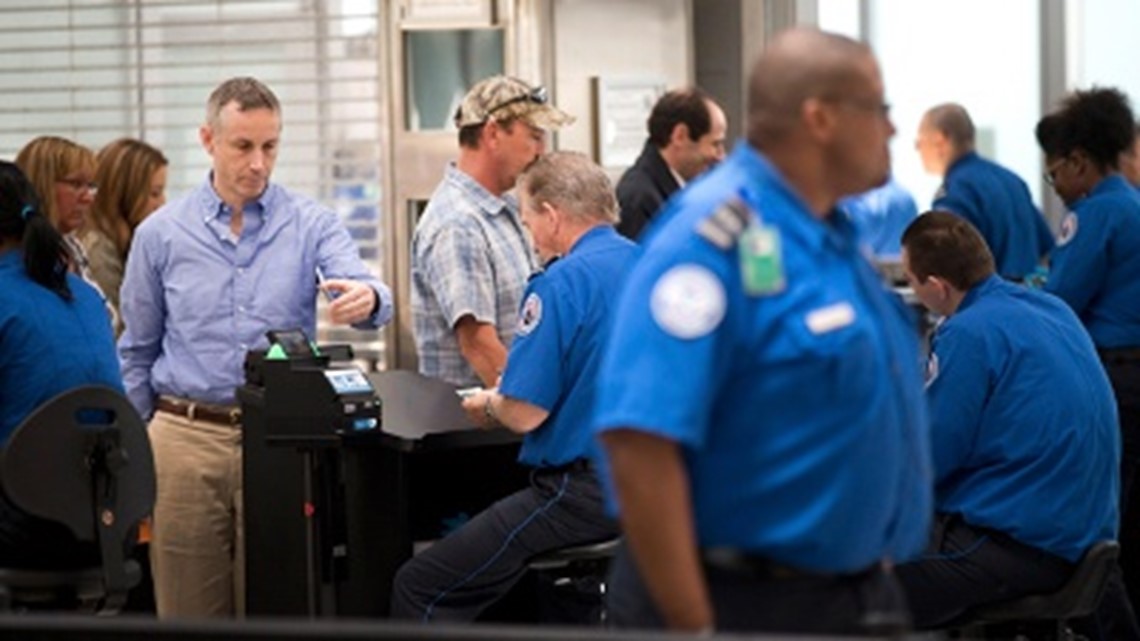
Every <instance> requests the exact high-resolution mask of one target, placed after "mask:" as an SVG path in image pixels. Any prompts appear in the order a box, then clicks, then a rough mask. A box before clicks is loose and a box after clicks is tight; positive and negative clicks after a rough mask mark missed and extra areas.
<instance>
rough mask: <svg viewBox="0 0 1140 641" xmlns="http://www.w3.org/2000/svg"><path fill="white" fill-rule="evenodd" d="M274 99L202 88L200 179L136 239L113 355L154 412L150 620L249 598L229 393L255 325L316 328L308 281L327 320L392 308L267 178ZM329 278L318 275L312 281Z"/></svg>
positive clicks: (313, 214)
mask: <svg viewBox="0 0 1140 641" xmlns="http://www.w3.org/2000/svg"><path fill="white" fill-rule="evenodd" d="M280 134H281V107H280V104H279V103H278V101H277V97H276V96H275V95H274V94H273V92H272V91H271V90H270V89H269V88H268V87H266V86H265V85H264V84H262V83H261V82H259V81H257V80H255V79H253V78H233V79H230V80H227V81H225V82H223V83H222V84H221V85H219V86H218V88H217V89H215V90H214V92H213V93H212V94H211V95H210V99H209V102H208V103H207V119H206V124H204V125H203V126H202V128H201V130H200V132H199V135H200V138H201V142H202V146H203V147H204V148H205V149H206V151H207V153H209V154H210V156H211V158H212V159H213V163H212V171H211V173H210V175H209V177H208V178H207V180H206V181H205V182H204V183H202V184H201V185H200V186H199V187H197V188H196V189H193V190H191V191H190V192H189V193H187V194H185V195H184V196H182V197H181V198H179V199H177V200H175V201H173V202H170V203H169V204H167V205H166V206H164V207H163V208H162V209H160V210H159V211H157V212H156V213H155V214H153V215H152V216H151V217H149V218H148V219H147V220H146V221H145V222H144V223H143V224H142V225H141V226H140V227H139V228H138V231H137V233H136V235H135V238H134V241H133V243H132V245H131V251H130V255H129V257H128V260H127V266H126V274H125V279H124V281H123V288H122V315H123V320H124V322H125V324H126V329H125V331H124V333H123V336H122V338H121V339H120V341H119V356H120V360H121V363H122V368H123V379H124V384H125V386H126V390H127V394H128V395H129V396H130V398H131V401H132V402H133V403H134V405H135V407H136V408H137V409H138V410H139V412H140V413H141V414H142V415H143V416H144V417H147V418H150V426H149V432H150V438H151V444H152V446H153V448H154V455H155V465H156V468H157V474H158V499H157V502H156V504H155V510H154V538H153V540H152V543H151V563H152V566H153V571H154V579H155V580H154V582H155V598H156V603H157V606H158V614H159V616H160V617H206V616H231V615H233V614H235V613H241V612H242V610H243V605H244V604H243V598H244V577H243V576H242V574H243V566H244V557H243V549H242V548H243V541H242V528H241V523H242V479H241V416H240V412H239V411H238V409H237V406H236V404H235V399H234V390H235V388H236V387H237V386H239V385H241V384H242V383H243V381H244V376H243V371H242V363H243V361H244V358H245V354H246V352H248V351H249V350H250V349H256V348H263V347H265V346H266V339H265V338H264V336H265V332H266V331H267V330H270V329H275V328H292V327H300V328H302V329H304V330H305V332H307V333H308V335H309V336H313V335H315V329H316V310H315V302H316V296H317V293H318V289H321V290H324V292H325V293H326V295H328V296H329V297H330V298H332V299H333V300H332V302H331V304H330V305H329V315H330V318H331V319H332V321H333V322H334V323H337V324H344V325H352V326H354V327H358V328H361V329H369V328H375V327H379V326H380V325H383V324H384V323H386V322H388V321H389V320H390V319H391V317H392V297H391V293H390V292H389V290H388V288H387V287H385V286H384V285H383V284H382V283H381V282H380V281H379V280H377V279H376V278H375V277H374V276H373V275H372V274H371V273H370V272H369V271H368V269H367V268H366V267H365V265H364V263H363V262H362V261H361V259H360V255H359V253H358V250H357V248H356V245H355V244H354V243H353V241H352V238H351V237H350V236H349V234H348V231H347V230H346V229H345V228H344V226H343V224H342V223H341V221H340V220H339V219H338V217H337V215H336V214H335V213H334V212H333V211H331V210H329V209H328V208H326V207H324V206H322V205H320V204H319V203H317V202H316V201H313V200H311V199H309V198H306V197H304V196H301V195H298V194H295V193H293V192H290V191H287V190H286V189H284V188H283V187H281V186H279V185H276V184H271V183H270V182H269V177H270V174H271V173H272V171H273V165H274V162H275V161H276V158H277V150H278V145H279V142H280ZM318 273H321V274H323V275H324V277H325V280H323V282H321V283H318V279H317V274H318Z"/></svg>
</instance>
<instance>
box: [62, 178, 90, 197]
mask: <svg viewBox="0 0 1140 641" xmlns="http://www.w3.org/2000/svg"><path fill="white" fill-rule="evenodd" d="M56 182H57V183H61V184H64V185H67V186H68V187H71V189H72V190H73V191H75V193H77V194H81V193H83V192H85V191H86V192H87V193H89V194H94V193H95V192H96V191H98V190H99V185H96V184H95V183H93V182H89V181H86V180H81V179H79V178H60V179H59V180H57V181H56Z"/></svg>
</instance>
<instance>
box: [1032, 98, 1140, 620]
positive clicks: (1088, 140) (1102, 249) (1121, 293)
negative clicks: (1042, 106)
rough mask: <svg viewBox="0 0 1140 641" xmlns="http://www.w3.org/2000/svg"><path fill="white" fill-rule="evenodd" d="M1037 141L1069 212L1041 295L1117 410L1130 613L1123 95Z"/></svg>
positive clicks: (1138, 389) (1132, 253)
mask: <svg viewBox="0 0 1140 641" xmlns="http://www.w3.org/2000/svg"><path fill="white" fill-rule="evenodd" d="M1036 135H1037V142H1038V144H1039V145H1040V146H1041V151H1042V152H1044V154H1045V180H1046V182H1048V183H1049V184H1050V185H1052V186H1053V191H1055V192H1057V196H1059V197H1060V198H1061V200H1062V201H1064V203H1065V205H1066V206H1067V207H1068V208H1069V210H1070V212H1069V213H1068V215H1066V216H1065V218H1064V220H1062V221H1061V228H1060V232H1059V233H1058V237H1057V248H1056V250H1054V252H1053V260H1052V266H1051V268H1050V270H1049V279H1048V280H1047V281H1046V282H1045V290H1046V291H1048V292H1051V293H1053V294H1056V295H1057V296H1059V297H1061V298H1062V299H1063V300H1064V301H1065V302H1066V303H1068V304H1069V306H1070V307H1072V308H1073V311H1075V312H1076V313H1077V316H1079V317H1080V319H1081V321H1082V322H1083V323H1084V325H1085V328H1086V329H1088V331H1089V334H1090V335H1092V339H1093V343H1094V344H1096V348H1097V352H1098V353H1099V354H1100V358H1101V362H1102V363H1103V364H1104V368H1105V371H1107V372H1108V378H1109V380H1110V381H1111V382H1112V388H1113V391H1114V392H1115V394H1116V403H1117V407H1118V409H1119V413H1120V433H1121V437H1122V442H1123V444H1124V449H1123V457H1122V458H1121V462H1120V515H1121V519H1120V523H1121V528H1120V555H1121V556H1120V560H1121V566H1122V567H1123V569H1124V583H1125V584H1126V585H1127V586H1129V588H1130V589H1131V590H1132V592H1131V599H1132V603H1133V608H1135V606H1136V604H1137V603H1138V602H1140V591H1138V590H1137V586H1138V585H1140V524H1138V523H1137V522H1136V519H1137V515H1140V498H1138V493H1137V492H1136V491H1135V490H1134V487H1133V484H1134V480H1135V476H1136V469H1137V467H1138V466H1140V306H1138V305H1137V304H1136V301H1138V300H1140V194H1138V192H1137V191H1136V189H1135V188H1133V187H1132V186H1131V185H1130V184H1129V183H1128V181H1127V180H1126V179H1125V178H1124V176H1122V175H1121V172H1120V166H1119V164H1120V158H1121V156H1122V155H1123V154H1124V153H1125V152H1127V151H1129V150H1130V149H1131V148H1132V147H1133V145H1134V142H1135V138H1136V122H1135V117H1134V116H1133V112H1132V108H1131V105H1130V104H1129V100H1128V96H1126V95H1124V94H1123V93H1122V92H1121V91H1119V90H1117V89H1107V88H1094V89H1090V90H1088V91H1076V92H1073V93H1072V94H1070V95H1069V96H1068V97H1067V98H1065V100H1064V102H1062V103H1061V106H1060V108H1059V109H1058V110H1056V111H1054V112H1053V113H1051V114H1049V115H1047V116H1045V117H1044V118H1042V119H1041V121H1040V122H1038V123H1037V129H1036ZM1108 589H1109V592H1108V593H1107V594H1106V595H1105V599H1104V600H1103V601H1102V602H1104V601H1108V602H1110V603H1115V602H1119V600H1118V599H1113V598H1111V597H1112V596H1113V595H1115V594H1116V592H1118V591H1120V590H1122V589H1123V588H1122V587H1121V586H1120V582H1119V580H1118V577H1113V579H1112V581H1111V582H1110V583H1109V588H1108ZM1099 614H1100V613H1099V612H1098V615H1099ZM1124 617H1125V615H1124V614H1121V615H1120V616H1119V617H1118V618H1121V619H1123V618H1124Z"/></svg>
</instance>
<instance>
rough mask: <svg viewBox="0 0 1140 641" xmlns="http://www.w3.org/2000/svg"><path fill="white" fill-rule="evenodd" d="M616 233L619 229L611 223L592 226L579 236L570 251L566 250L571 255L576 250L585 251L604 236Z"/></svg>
mask: <svg viewBox="0 0 1140 641" xmlns="http://www.w3.org/2000/svg"><path fill="white" fill-rule="evenodd" d="M616 235H617V230H615V229H614V226H613V225H611V224H609V223H603V224H601V225H597V226H595V227H591V228H590V229H588V230H586V233H584V234H582V235H581V236H579V237H578V240H575V241H574V244H573V245H571V246H570V251H568V252H566V255H567V256H569V255H570V254H573V253H574V252H576V251H585V250H586V249H588V248H589V247H590V246H591V245H595V244H597V243H598V241H600V240H602V239H603V238H605V237H607V236H616Z"/></svg>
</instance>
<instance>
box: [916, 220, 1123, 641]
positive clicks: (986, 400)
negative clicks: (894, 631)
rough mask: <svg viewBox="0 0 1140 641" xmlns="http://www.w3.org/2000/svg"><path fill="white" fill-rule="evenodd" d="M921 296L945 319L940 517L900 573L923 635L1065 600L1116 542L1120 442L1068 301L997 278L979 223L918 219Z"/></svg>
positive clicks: (930, 383)
mask: <svg viewBox="0 0 1140 641" xmlns="http://www.w3.org/2000/svg"><path fill="white" fill-rule="evenodd" d="M902 242H903V251H902V259H903V269H904V272H905V274H906V277H907V281H908V282H909V283H910V285H911V287H913V288H914V292H915V295H916V296H917V297H918V299H919V300H920V301H921V302H922V303H923V304H924V305H925V306H926V307H928V308H929V309H930V310H931V311H934V312H936V313H938V314H941V315H942V316H944V317H946V320H945V321H944V322H943V323H942V324H941V325H939V326H938V328H937V330H936V331H935V333H934V337H933V339H932V352H931V355H930V357H929V363H928V366H927V375H926V376H927V381H926V385H927V388H926V396H927V399H928V401H929V406H930V415H931V438H932V443H931V448H932V452H933V455H934V478H935V484H934V500H935V510H936V519H935V527H934V530H933V536H932V539H931V541H930V544H929V547H928V548H927V550H926V552H925V554H924V555H923V556H920V557H918V558H917V559H916V560H914V561H913V562H910V563H906V564H903V565H900V566H899V567H898V568H897V571H898V575H899V578H900V579H902V582H903V585H904V586H905V587H906V589H907V594H908V597H909V601H910V605H911V608H912V610H913V613H914V619H915V624H916V626H917V627H920V628H933V627H939V626H943V625H945V624H947V623H950V622H951V621H953V620H954V619H955V618H956V617H958V616H960V615H962V614H963V613H965V612H967V611H968V610H969V609H970V608H973V607H975V606H978V605H982V604H986V603H991V602H997V601H1007V600H1010V599H1015V598H1017V597H1020V596H1024V595H1027V594H1040V593H1049V592H1053V591H1055V590H1057V589H1058V588H1060V587H1061V586H1062V585H1063V584H1064V583H1065V581H1066V580H1067V579H1068V578H1069V576H1070V575H1071V574H1072V571H1073V569H1074V567H1075V564H1076V563H1077V562H1078V561H1079V560H1080V558H1081V556H1082V555H1083V554H1084V553H1085V551H1086V550H1087V549H1089V548H1090V547H1091V546H1092V545H1093V544H1094V543H1096V542H1097V541H1101V540H1106V539H1114V538H1115V537H1116V532H1117V493H1118V491H1119V481H1118V478H1117V465H1118V461H1119V460H1120V435H1119V434H1118V433H1117V429H1116V404H1115V402H1114V401H1113V397H1112V387H1111V386H1110V385H1109V382H1108V377H1107V376H1106V375H1105V372H1104V368H1103V367H1101V364H1100V361H1099V360H1098V358H1097V354H1096V349H1095V348H1094V347H1093V343H1092V340H1091V339H1090V338H1089V335H1088V332H1086V331H1085V329H1084V327H1083V326H1082V325H1081V321H1080V319H1078V318H1077V316H1076V314H1074V313H1073V311H1072V310H1071V309H1069V307H1068V306H1067V305H1065V303H1064V301H1062V300H1060V299H1058V298H1056V297H1054V296H1051V295H1048V294H1045V293H1043V292H1040V291H1036V290H1030V289H1027V288H1025V287H1022V286H1020V285H1016V284H1013V283H1009V282H1007V281H1004V280H1002V279H1001V278H999V277H997V276H996V275H995V272H994V260H993V256H992V255H991V254H990V251H989V249H988V248H987V247H986V243H985V241H984V240H983V239H982V237H981V235H980V234H979V233H978V231H977V230H976V229H974V227H973V226H972V225H970V223H968V222H966V221H965V220H964V219H962V218H959V217H957V216H955V215H953V214H950V213H948V212H937V211H936V212H930V213H927V214H924V215H922V216H919V217H918V218H917V219H916V220H915V221H914V223H912V224H911V225H910V227H908V228H907V230H906V232H905V233H904V234H903V239H902Z"/></svg>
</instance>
